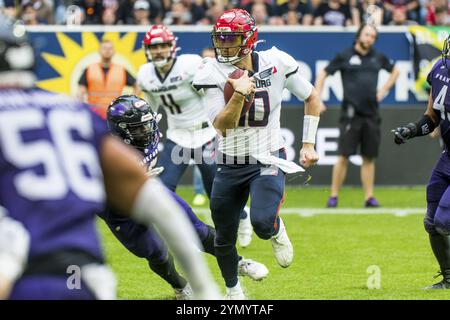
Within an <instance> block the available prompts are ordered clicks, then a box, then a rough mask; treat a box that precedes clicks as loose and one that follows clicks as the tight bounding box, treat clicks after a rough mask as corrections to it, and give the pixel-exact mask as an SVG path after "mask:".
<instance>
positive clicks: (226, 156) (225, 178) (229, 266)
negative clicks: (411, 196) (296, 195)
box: [193, 9, 322, 299]
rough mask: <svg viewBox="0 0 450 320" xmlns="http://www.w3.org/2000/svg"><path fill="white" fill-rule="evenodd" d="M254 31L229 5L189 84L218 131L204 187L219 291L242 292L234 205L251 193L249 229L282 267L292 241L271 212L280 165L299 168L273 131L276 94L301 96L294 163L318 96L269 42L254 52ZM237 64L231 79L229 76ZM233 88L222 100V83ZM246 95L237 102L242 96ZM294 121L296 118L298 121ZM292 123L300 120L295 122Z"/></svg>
mask: <svg viewBox="0 0 450 320" xmlns="http://www.w3.org/2000/svg"><path fill="white" fill-rule="evenodd" d="M257 36H258V31H257V27H256V24H255V20H254V19H253V17H252V16H251V15H250V14H249V13H248V12H247V11H245V10H242V9H231V10H228V11H226V12H224V14H223V15H222V16H221V17H220V18H219V19H218V20H217V22H216V24H215V25H214V26H213V31H212V40H213V46H214V48H215V51H216V59H212V58H206V59H205V60H204V64H203V65H202V66H201V67H200V69H199V71H198V72H197V74H196V76H195V78H194V82H193V86H194V87H195V88H196V89H197V90H200V91H203V92H204V94H205V100H206V106H207V108H208V114H209V118H210V120H211V122H212V123H213V125H214V127H215V128H216V130H217V131H218V132H220V136H219V154H218V158H217V164H218V169H217V172H216V176H215V178H214V183H213V189H212V193H211V212H212V218H213V221H214V224H215V226H216V232H217V234H216V242H215V246H216V257H217V261H218V264H219V266H220V269H221V272H222V276H223V278H224V280H225V284H226V287H227V294H226V296H225V298H226V299H245V298H246V297H245V294H244V292H243V290H242V288H241V286H240V284H239V281H238V277H237V275H238V268H237V266H238V255H237V251H236V247H235V243H236V234H237V230H238V224H239V212H240V211H241V210H242V208H243V207H244V205H245V204H246V202H247V200H248V197H249V196H250V198H251V205H250V212H251V223H252V225H253V230H254V231H255V233H256V234H257V235H258V236H259V237H260V238H261V239H266V240H269V239H270V240H271V242H272V247H273V251H274V254H275V258H276V260H277V262H278V264H279V265H280V266H282V267H284V268H286V267H288V266H289V265H290V264H291V263H292V260H293V247H292V244H291V242H290V240H289V238H288V235H287V233H286V228H285V225H284V223H283V221H282V219H281V218H280V217H279V208H280V205H281V203H282V201H283V195H284V183H285V174H286V173H295V172H300V171H302V170H303V169H302V168H301V167H300V166H298V165H296V164H295V163H293V162H290V161H287V160H285V159H286V152H285V150H284V148H283V139H282V137H281V134H280V111H281V98H282V92H283V89H284V88H287V89H288V90H289V91H290V92H292V93H293V94H295V95H296V96H297V97H298V98H299V99H302V100H304V101H305V116H304V122H303V129H304V130H303V146H302V148H301V150H300V164H301V165H302V166H304V167H310V166H312V165H314V164H315V163H316V162H317V161H318V159H319V157H318V155H317V153H316V151H315V149H314V144H315V138H316V131H317V127H318V123H319V110H320V106H321V103H322V102H321V100H320V98H319V96H318V94H317V92H316V90H315V89H314V87H313V86H312V85H311V83H310V82H308V81H307V80H305V79H304V78H303V77H302V75H301V74H300V72H299V67H298V64H297V62H296V61H295V60H294V59H293V58H292V57H291V56H290V55H288V54H287V53H285V52H283V51H280V50H279V49H277V48H276V47H272V48H271V49H270V50H266V51H259V52H256V51H255V50H254V48H255V44H256V41H257ZM237 69H243V70H245V71H244V73H243V75H242V76H241V77H240V78H238V79H229V78H228V77H229V75H230V74H232V73H233V72H235V71H236V70H237ZM226 83H229V84H230V85H231V86H232V87H233V89H234V93H233V95H232V96H231V98H230V100H229V101H228V102H227V101H226V100H225V96H224V91H226V90H224V88H225V86H226ZM252 99H253V103H252V104H251V105H250V106H249V109H248V110H247V109H246V108H243V106H244V104H245V103H246V101H251V100H252ZM299 122H300V121H299ZM299 127H300V124H299Z"/></svg>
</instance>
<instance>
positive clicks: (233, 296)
mask: <svg viewBox="0 0 450 320" xmlns="http://www.w3.org/2000/svg"><path fill="white" fill-rule="evenodd" d="M223 299H224V300H247V297H246V295H245V293H244V291H242V289H241V287H239V288H227V293H226V294H225V296H224V297H223Z"/></svg>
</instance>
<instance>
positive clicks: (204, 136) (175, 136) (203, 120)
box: [137, 54, 216, 148]
mask: <svg viewBox="0 0 450 320" xmlns="http://www.w3.org/2000/svg"><path fill="white" fill-rule="evenodd" d="M201 62H202V58H201V57H200V56H199V55H195V54H182V55H180V56H178V57H177V58H176V59H175V61H174V62H173V65H172V69H171V70H169V71H168V72H167V74H166V75H165V76H164V77H162V76H161V75H160V74H159V73H158V70H157V69H156V68H155V66H154V65H153V63H147V64H144V65H143V66H141V68H140V69H139V73H138V76H137V82H138V84H139V86H140V87H141V89H142V90H143V91H144V92H145V97H146V99H147V101H148V102H149V104H150V106H151V107H152V108H153V111H155V112H157V109H158V108H159V107H160V106H161V107H162V108H163V109H164V110H165V113H166V116H167V125H168V130H167V134H166V135H167V138H168V139H170V140H172V141H174V142H175V143H176V144H178V145H180V146H182V147H185V148H198V147H200V146H202V145H203V144H205V143H206V142H208V141H210V140H211V139H213V138H214V137H215V135H216V131H215V130H214V128H213V127H212V124H211V123H210V122H209V119H208V116H207V113H206V110H205V107H204V104H203V97H202V96H201V95H200V94H199V93H198V92H197V91H196V90H195V89H194V88H193V87H192V78H193V77H194V74H195V72H196V71H197V69H198V67H199V66H200V65H201Z"/></svg>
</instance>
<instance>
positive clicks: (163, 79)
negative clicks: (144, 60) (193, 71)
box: [153, 58, 177, 83]
mask: <svg viewBox="0 0 450 320" xmlns="http://www.w3.org/2000/svg"><path fill="white" fill-rule="evenodd" d="M175 63H177V58H175V59H173V63H172V66H171V67H170V69H169V70H168V71H167V73H166V75H165V76H164V77H163V76H161V74H160V73H159V71H158V68H157V67H156V66H155V65H153V67H154V68H155V73H156V76H157V77H158V79H159V81H160V82H161V83H164V81H166V79H167V77H168V76H169V74H170V72H171V71H172V69H173V67H174V66H175Z"/></svg>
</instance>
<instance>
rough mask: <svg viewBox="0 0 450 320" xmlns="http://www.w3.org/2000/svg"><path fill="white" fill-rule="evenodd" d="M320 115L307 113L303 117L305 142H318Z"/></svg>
mask: <svg viewBox="0 0 450 320" xmlns="http://www.w3.org/2000/svg"><path fill="white" fill-rule="evenodd" d="M319 120H320V117H316V116H311V115H308V114H307V115H305V116H304V117H303V140H302V141H303V143H313V144H314V143H316V133H317V127H318V126H319Z"/></svg>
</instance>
